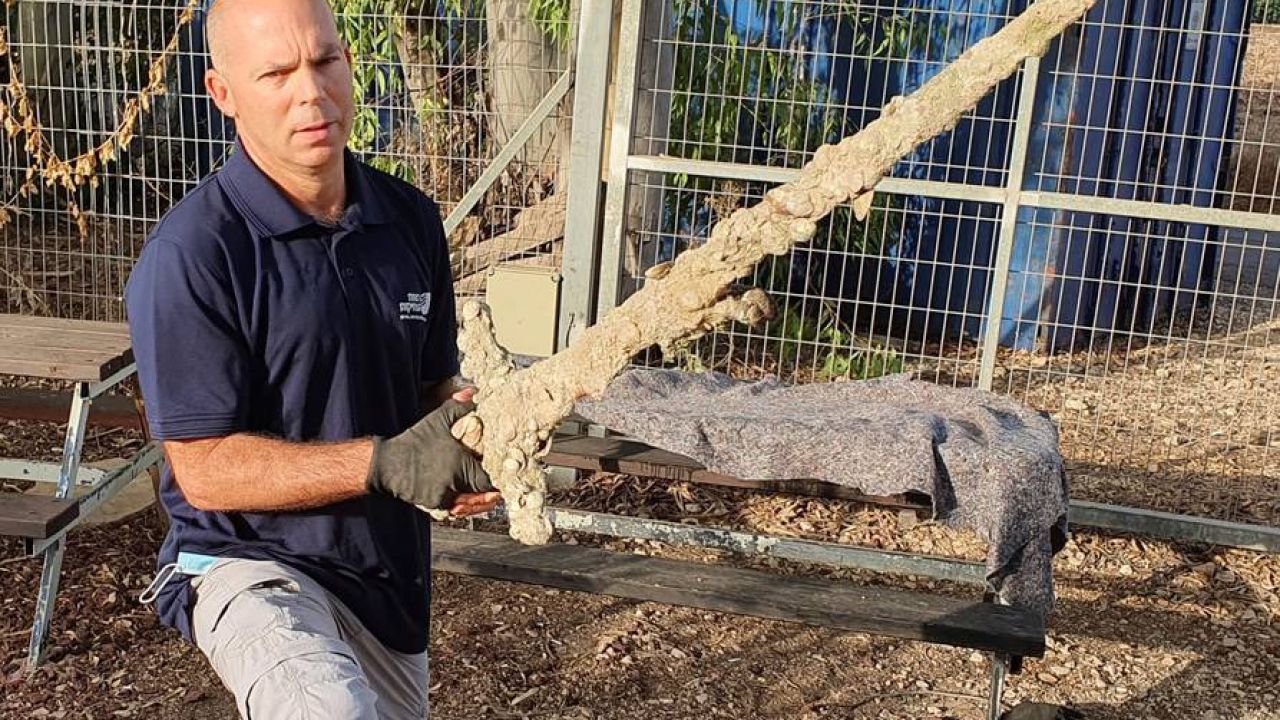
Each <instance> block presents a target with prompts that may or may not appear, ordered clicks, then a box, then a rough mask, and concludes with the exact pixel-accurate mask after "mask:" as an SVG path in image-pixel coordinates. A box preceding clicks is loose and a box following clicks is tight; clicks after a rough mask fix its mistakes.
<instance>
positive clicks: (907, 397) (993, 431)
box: [577, 369, 1069, 615]
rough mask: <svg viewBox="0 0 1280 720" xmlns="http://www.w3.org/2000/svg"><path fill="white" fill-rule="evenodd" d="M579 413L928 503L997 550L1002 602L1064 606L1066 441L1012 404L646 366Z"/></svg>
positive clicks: (980, 395) (666, 439)
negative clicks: (917, 495)
mask: <svg viewBox="0 0 1280 720" xmlns="http://www.w3.org/2000/svg"><path fill="white" fill-rule="evenodd" d="M577 412H578V413H579V414H581V415H582V416H584V417H586V418H588V419H590V420H591V421H592V422H595V423H598V424H600V425H604V426H605V427H608V428H610V429H612V430H614V431H616V432H620V433H622V434H624V435H628V436H631V437H634V438H636V439H637V440H640V441H642V442H645V443H647V444H649V445H652V446H654V447H658V448H662V449H664V450H668V451H670V452H675V453H679V454H681V455H686V456H688V457H691V458H693V459H695V460H697V461H699V462H700V463H702V464H703V465H705V466H706V467H707V469H709V470H712V471H714V472H717V473H722V474H725V475H731V476H734V477H739V478H744V479H753V480H778V479H789V478H811V479H817V480H824V481H826V482H830V483H836V484H839V485H844V486H848V487H852V488H857V489H859V490H860V491H862V492H864V493H867V494H871V495H891V494H895V493H901V492H906V491H918V492H923V493H926V494H928V495H929V497H931V498H932V501H933V511H934V516H935V517H936V518H937V519H939V520H941V521H943V522H945V523H947V524H949V525H952V526H957V527H966V528H971V529H972V530H974V531H975V532H977V534H978V535H979V536H980V537H981V538H982V539H983V540H985V541H987V542H988V543H989V552H988V555H987V571H988V572H987V580H988V583H989V585H990V589H991V590H992V591H993V592H995V593H996V594H997V595H998V596H999V597H1000V598H1001V600H1002V601H1004V602H1006V603H1009V604H1012V605H1017V606H1020V607H1026V608H1031V609H1036V610H1038V611H1040V612H1041V613H1042V614H1046V615H1047V613H1048V612H1049V611H1050V610H1052V608H1053V605H1054V594H1053V575H1052V559H1053V554H1054V553H1055V552H1057V551H1058V550H1059V549H1061V547H1062V546H1063V544H1064V543H1065V541H1066V537H1067V535H1066V527H1067V502H1068V490H1069V488H1068V481H1067V476H1066V472H1065V471H1064V468H1063V462H1062V456H1061V454H1060V452H1059V448H1058V431H1057V428H1056V427H1055V426H1054V424H1053V422H1052V421H1051V420H1050V419H1049V418H1048V417H1046V416H1045V415H1043V414H1041V413H1039V412H1036V411H1034V410H1032V409H1030V408H1028V407H1026V406H1024V405H1021V404H1019V403H1017V402H1015V401H1013V400H1011V399H1009V398H1006V397H1002V396H999V395H995V394H993V393H989V392H983V391H980V390H975V389H967V388H961V389H957V388H949V387H943V386H940V385H935V384H932V383H926V382H920V381H915V380H912V379H910V378H909V377H907V376H902V375H898V376H890V377H884V378H878V379H875V380H865V381H857V382H837V383H824V384H810V385H783V384H781V383H779V382H777V381H776V380H774V379H766V380H761V381H758V382H744V381H739V380H735V379H733V378H731V377H729V376H727V375H723V374H720V373H699V374H689V373H683V372H679V371H675V370H653V369H637V370H631V371H628V372H627V373H624V374H623V375H622V376H621V377H619V378H618V379H617V380H615V381H614V382H613V383H612V384H611V385H610V386H609V387H608V389H607V390H606V391H605V392H604V393H603V395H602V396H601V397H600V398H598V399H595V400H584V401H582V402H580V403H578V406H577Z"/></svg>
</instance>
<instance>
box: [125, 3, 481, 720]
mask: <svg viewBox="0 0 1280 720" xmlns="http://www.w3.org/2000/svg"><path fill="white" fill-rule="evenodd" d="M207 28H208V30H207V32H208V35H209V45H210V55H211V57H212V62H213V68H212V69H211V70H210V71H209V72H208V74H207V76H206V80H205V84H206V87H207V89H208V91H209V93H210V95H211V96H212V97H213V100H214V102H215V103H216V104H217V106H218V108H219V109H220V110H221V111H222V112H223V113H224V114H225V115H226V116H228V117H229V118H231V119H232V120H233V121H234V122H235V125H236V132H237V135H238V144H237V148H236V151H235V152H234V153H233V155H232V157H231V158H230V159H229V160H228V161H227V163H226V165H225V167H224V168H223V169H222V170H220V171H219V172H218V173H216V174H215V175H214V176H212V177H211V178H209V179H207V180H206V181H204V182H203V183H201V184H200V185H199V186H198V187H197V188H195V189H194V190H192V191H191V192H190V193H189V194H188V195H187V197H185V198H184V199H183V200H182V202H180V203H178V204H177V205H176V206H175V207H174V208H173V210H171V211H170V212H169V213H168V215H166V216H165V218H164V219H162V220H161V222H160V223H159V224H158V225H157V226H156V228H155V230H154V231H153V233H152V235H151V237H150V238H149V241H148V243H147V246H146V248H145V250H144V251H143V254H142V257H141V259H140V260H139V262H138V265H137V267H136V268H135V269H134V272H133V274H132V276H131V277H130V280H129V284H128V287H127V290H126V302H127V308H128V312H129V319H130V326H131V331H132V335H133V344H134V353H135V356H136V358H137V363H138V374H139V377H140V379H141V383H142V388H143V392H144V395H145V397H146V399H147V403H148V414H149V422H150V426H151V430H152V433H153V435H154V436H155V437H156V438H157V439H159V440H162V441H163V442H164V448H165V452H166V455H167V457H168V460H169V463H168V468H169V469H168V470H167V471H166V475H165V478H164V480H163V484H162V488H161V491H162V500H163V502H164V504H165V507H166V509H167V510H168V512H169V515H170V516H171V518H172V527H171V529H170V532H169V535H168V537H167V538H166V540H165V543H164V546H163V548H162V549H161V552H160V563H161V565H162V566H169V565H170V564H171V563H173V564H175V565H176V566H177V567H178V568H179V572H178V573H176V574H173V576H172V579H168V578H158V583H157V584H158V585H160V586H161V587H160V589H159V591H158V599H157V605H158V609H159V612H160V615H161V617H162V619H163V620H164V622H166V623H167V624H169V625H171V626H173V627H175V628H177V629H178V630H180V631H181V632H182V633H183V634H184V635H185V636H186V637H187V638H189V639H192V640H193V641H194V642H195V643H196V644H197V645H198V646H199V647H200V649H201V650H202V651H203V652H204V654H205V655H206V656H207V657H208V659H209V661H210V663H211V664H212V666H213V668H214V670H215V671H216V672H217V673H218V675H219V677H221V679H222V681H223V682H224V683H225V684H226V685H227V687H228V688H229V689H230V690H231V691H232V692H233V693H234V695H235V700H236V705H237V708H238V710H239V712H240V713H241V715H242V716H244V717H253V718H267V719H269V720H278V719H281V718H300V717H307V718H410V717H412V718H422V717H425V715H426V696H427V667H426V643H427V614H428V600H429V579H430V576H429V573H428V562H429V552H428V545H429V533H428V522H427V519H426V516H425V515H423V514H422V513H421V512H419V511H418V510H417V509H415V508H414V505H420V506H423V507H427V508H443V509H451V511H452V512H453V514H454V515H459V516H462V515H469V514H473V513H477V512H483V511H486V510H488V509H490V508H492V507H493V506H494V505H495V504H496V503H497V502H498V499H499V497H500V496H499V495H498V494H497V493H493V492H491V491H492V486H491V485H490V484H489V482H488V479H487V477H485V475H484V472H483V470H481V469H480V467H479V462H478V459H477V458H476V457H475V456H474V455H472V454H471V453H470V452H469V451H468V450H467V449H466V448H464V447H463V446H462V445H461V444H460V443H458V442H457V441H456V440H454V439H453V437H452V435H451V434H450V427H451V425H452V424H453V422H454V421H456V420H457V419H459V418H460V417H462V416H463V415H465V414H466V413H467V412H468V411H469V409H470V405H469V401H470V393H469V392H466V391H461V392H459V391H456V389H455V388H454V387H453V381H452V378H453V377H454V376H455V375H456V373H457V371H458V360H457V351H456V345H455V333H456V330H455V316H454V298H453V291H452V279H451V277H450V272H449V260H448V250H447V246H446V243H445V239H444V237H443V227H442V224H441V221H440V214H439V210H438V209H437V208H436V206H435V205H434V204H433V203H432V202H431V201H430V200H428V199H427V198H426V197H425V196H423V195H422V194H421V193H420V192H418V191H417V190H415V189H413V188H412V187H410V186H409V185H407V184H405V183H402V182H400V181H398V180H395V179H393V178H391V177H389V176H387V175H384V174H382V173H379V172H377V171H375V170H373V169H371V168H369V167H367V166H365V165H363V164H361V163H359V162H357V161H356V160H355V159H354V158H353V157H352V156H351V155H350V153H348V152H347V151H346V149H345V146H346V142H347V137H348V133H349V131H350V129H351V123H352V118H353V115H354V107H353V99H352V74H351V58H350V55H349V53H348V52H347V50H346V49H345V48H344V47H343V45H342V44H341V42H340V39H339V36H338V32H337V29H336V26H335V22H334V18H333V15H332V12H331V10H330V9H329V7H328V5H327V4H326V3H325V2H324V1H323V0H218V2H217V3H216V4H215V5H214V6H213V7H212V9H211V10H210V16H209V18H208V25H207ZM431 408H435V409H434V410H431ZM427 410H431V412H430V413H429V414H426V415H425V417H424V413H426V412H427ZM180 553H181V554H182V555H181V556H180V555H179V554H180ZM164 574H165V573H162V575H164Z"/></svg>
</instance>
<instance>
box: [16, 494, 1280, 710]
mask: <svg viewBox="0 0 1280 720" xmlns="http://www.w3.org/2000/svg"><path fill="white" fill-rule="evenodd" d="M555 501H556V502H557V503H560V504H565V505H571V506H575V507H581V508H588V509H595V510H612V511H617V512H625V513H628V514H633V515H649V516H653V517H658V518H664V519H679V520H681V521H683V522H690V523H708V524H716V525H720V526H727V527H738V528H751V529H754V530H757V531H762V532H772V533H777V534H781V535H790V536H798V537H806V538H815V539H825V540H839V541H842V542H851V543H857V544H860V545H867V546H874V547H883V548H893V549H904V550H913V551H916V552H930V553H935V554H942V555H950V556H955V557H963V558H970V559H977V558H980V557H981V556H982V547H981V543H979V542H978V541H977V539H976V538H974V537H972V536H969V535H966V534H963V533H957V532H953V531H950V530H947V529H945V528H942V527H940V526H937V525H935V524H933V523H930V522H913V521H905V520H904V519H902V518H900V517H899V515H898V514H897V513H895V512H891V511H888V510H884V509H876V508H869V507H866V506H858V505H853V504H849V503H842V502H837V501H825V500H813V499H807V498H796V497H787V496H779V495H772V496H761V495H753V494H749V493H743V492H739V491H731V490H725V489H720V488H705V487H698V486H690V485H687V484H683V483H675V484H671V483H667V482H657V481H648V480H642V479H636V478H629V477H624V476H615V475H603V474H602V475H597V476H594V477H592V478H590V479H587V480H585V481H584V482H582V483H580V484H579V485H578V486H577V487H576V488H575V489H574V490H572V491H569V492H567V493H562V494H561V495H560V496H558V497H556V498H555ZM160 539H161V531H160V528H159V524H158V521H157V520H156V518H155V516H154V515H153V514H152V513H149V512H143V513H139V514H138V515H135V516H133V517H132V518H129V519H126V520H123V521H121V522H118V523H115V524H112V525H105V526H99V527H93V528H86V529H84V530H78V531H76V532H75V533H74V534H73V536H72V539H71V541H70V544H69V548H68V552H67V555H66V561H65V564H64V575H63V592H62V593H61V595H60V597H59V601H58V608H57V615H56V617H55V622H54V627H53V633H52V640H51V651H50V662H49V663H48V664H47V665H45V666H44V667H42V668H41V669H40V670H39V671H37V672H36V673H34V674H31V675H26V676H24V675H22V674H21V673H20V672H19V669H20V662H21V661H20V658H21V657H22V656H23V655H24V653H25V646H26V633H27V630H28V626H29V622H30V617H31V612H32V608H33V598H34V596H35V590H36V586H37V583H38V579H39V564H38V563H37V562H36V561H34V560H31V559H25V558H23V557H22V556H21V555H20V548H19V547H18V545H17V544H16V543H15V542H13V541H9V540H6V541H3V542H0V610H2V612H0V673H3V674H2V675H0V682H2V683H3V686H4V690H3V693H0V718H6V719H8V718H13V719H14V720H17V719H19V718H22V719H24V720H25V719H26V718H90V717H92V718H113V717H124V718H128V717H134V718H138V717H145V718H154V719H156V720H163V719H167V718H174V719H177V718H183V719H191V720H210V719H212V718H231V717H234V716H235V714H234V707H233V704H232V701H231V698H230V696H229V694H228V693H227V692H226V691H225V690H223V689H222V688H221V686H220V684H219V683H218V680H217V678H216V677H215V676H214V675H213V674H212V672H211V671H210V670H209V668H208V665H207V664H206V663H205V661H204V659H203V657H202V656H201V655H200V654H199V652H198V651H197V650H195V649H194V648H192V647H190V646H189V645H187V644H185V643H184V642H182V641H181V640H180V639H178V637H177V636H176V634H175V633H173V632H171V631H169V630H167V629H165V628H163V627H161V626H160V625H159V624H158V623H157V621H156V619H155V617H154V615H153V614H152V613H151V612H150V611H149V610H147V609H146V608H144V607H141V606H140V605H139V604H138V602H137V599H136V598H137V595H138V593H139V592H140V591H141V590H142V588H143V587H144V586H145V585H146V583H147V582H148V581H149V580H150V577H151V573H152V568H153V563H154V558H155V552H156V549H157V547H158V543H159V542H160ZM560 540H562V541H567V542H582V543H588V542H591V543H597V544H598V543H599V541H598V540H594V539H591V538H586V537H581V536H579V537H571V538H560ZM603 544H604V545H606V546H608V547H609V548H611V549H616V550H619V551H624V552H640V553H649V554H660V555H665V556H671V557H678V558H681V559H685V560H691V561H695V562H726V563H735V564H742V565H748V566H752V567H757V568H760V569H767V570H771V571H773V572H777V573H779V574H780V575H788V574H797V573H800V574H810V573H812V574H820V575H822V576H825V577H831V578H838V579H847V580H848V581H849V582H860V583H876V584H893V585H896V586H900V587H904V588H907V589H914V590H917V591H926V592H938V593H951V594H962V595H968V596H972V595H973V593H974V591H973V590H972V589H968V588H960V587H956V586H952V585H949V584H946V583H938V582H932V581H925V580H913V579H909V578H907V579H891V578H890V577H889V576H885V575H868V574H865V573H860V572H854V571H839V570H832V569H829V568H827V569H824V568H818V567H811V566H800V565H795V564H789V563H783V562H777V561H770V560H763V559H754V560H751V559H742V558H733V557H727V556H725V555H722V554H719V553H713V552H709V551H702V550H694V549H688V548H670V547H665V546H661V545H658V544H655V543H651V542H642V541H608V542H605V543H603ZM1055 572H1056V575H1057V578H1058V584H1059V585H1058V589H1059V597H1060V604H1059V609H1058V611H1057V612H1056V613H1055V615H1054V616H1053V617H1052V619H1051V623H1050V624H1051V633H1050V636H1049V647H1050V650H1049V652H1048V654H1047V656H1046V657H1045V658H1044V659H1043V660H1031V661H1028V663H1027V665H1026V668H1025V671H1024V672H1023V673H1022V674H1021V675H1018V676H1016V677H1013V678H1012V679H1011V680H1010V684H1009V689H1008V694H1007V700H1008V701H1009V703H1011V704H1016V703H1017V702H1021V701H1025V700H1035V701H1040V702H1052V703H1058V704H1064V705H1070V706H1072V707H1075V708H1077V709H1079V710H1081V711H1083V712H1084V715H1085V717H1086V718H1090V719H1095V718H1097V719H1104V718H1105V719H1113V720H1134V719H1137V718H1151V719H1157V718H1158V719H1161V720H1163V719H1166V718H1170V719H1172V718H1179V719H1180V718H1219V719H1224V720H1225V719H1227V718H1233V719H1239V720H1263V719H1271V718H1280V699H1278V698H1277V694H1280V691H1278V690H1277V689H1276V688H1277V687H1280V626H1277V623H1276V620H1277V617H1278V616H1280V594H1278V593H1280V558H1277V557H1274V556H1268V555H1263V554H1258V553H1252V552H1246V551H1237V550H1215V549H1211V548H1207V547H1203V546H1193V545H1179V544H1171V543H1164V542H1155V541H1151V540H1146V539H1141V538H1129V537H1120V536H1112V535H1104V534H1098V533H1077V534H1075V536H1074V537H1073V539H1072V540H1071V542H1070V543H1069V545H1068V546H1067V548H1066V549H1065V550H1064V551H1063V552H1062V553H1061V554H1060V555H1059V556H1058V559H1057V563H1056V567H1055ZM431 628H432V640H431V646H430V653H431V657H432V690H431V698H432V708H433V710H432V712H433V717H437V718H446V719H451V718H459V719H461V718H531V719H532V718H539V719H541V718H557V719H558V718H563V719H565V720H569V719H578V718H582V719H584V720H585V719H588V718H591V719H595V718H599V719H601V720H603V719H606V718H617V719H619V720H623V719H627V720H630V719H633V718H646V719H648V718H694V717H699V718H701V717H723V718H741V717H765V718H804V719H809V718H813V719H817V718H850V719H852V718H935V719H943V718H949V719H959V720H971V719H973V720H977V719H979V718H983V717H985V715H984V714H983V709H982V708H983V705H982V703H983V700H982V698H983V697H984V696H985V687H986V686H985V682H986V674H987V672H988V665H987V662H986V660H985V659H984V658H983V657H982V656H981V655H980V654H976V653H973V652H970V651H965V650H959V649H952V648H945V647H940V646H933V645H927V644H924V643H917V642H903V641H896V640H888V639H884V638H876V637H870V636H866V635H860V634H853V633H842V632H835V631H831V630H826V629H821V628H810V627H805V626H799V625H791V624H786V623H781V622H774V621H764V620H755V619H750V618H742V617H736V616H730V615H724V614H719V613H709V612H704V611H700V610H693V609H688V608H679V607H671V606H666V605H660V604H655V603H637V602H632V601H626V600H619V599H613V598H607V597H602V596H597V595H586V594H579V593H570V592H562V591H555V590H550V589H545V588H539V587H534V586H523V585H516V584H511V583H502V582H494V581H486V580H479V579H474V578H467V577H460V576H453V575H448V574H441V573H436V574H435V575H434V597H433V610H432V623H431Z"/></svg>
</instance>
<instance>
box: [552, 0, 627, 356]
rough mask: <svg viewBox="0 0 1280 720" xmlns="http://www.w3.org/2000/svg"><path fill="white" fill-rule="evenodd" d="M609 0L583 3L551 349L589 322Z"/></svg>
mask: <svg viewBox="0 0 1280 720" xmlns="http://www.w3.org/2000/svg"><path fill="white" fill-rule="evenodd" d="M612 6H613V0H582V7H581V11H580V13H579V17H578V52H577V57H576V59H575V70H574V77H575V83H574V92H573V136H572V138H571V142H570V146H569V182H568V190H567V192H568V196H567V202H566V208H567V209H566V212H565V221H564V258H563V261H562V263H561V269H560V272H561V278H562V282H561V284H560V313H559V315H560V321H559V324H558V326H557V327H558V329H557V331H556V349H557V350H561V349H564V348H565V347H567V346H568V345H569V344H570V343H571V342H573V340H574V338H575V337H576V336H577V334H578V333H579V332H581V331H582V330H583V329H584V328H586V327H587V326H589V325H591V323H592V322H594V318H593V317H592V315H591V311H592V309H593V307H594V305H595V289H596V288H595V285H596V266H597V264H598V259H599V254H598V250H599V237H600V236H599V228H600V200H601V197H600V196H601V192H600V189H601V188H600V169H601V164H600V161H601V158H602V157H603V156H604V121H605V106H606V104H607V103H606V101H607V97H608V88H609V43H608V42H607V40H605V41H602V38H608V37H609V31H610V25H611V24H612V22H613V13H612V11H611V10H612Z"/></svg>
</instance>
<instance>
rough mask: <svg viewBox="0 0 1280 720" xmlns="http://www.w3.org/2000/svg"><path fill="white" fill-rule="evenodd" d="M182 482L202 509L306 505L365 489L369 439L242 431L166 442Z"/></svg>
mask: <svg viewBox="0 0 1280 720" xmlns="http://www.w3.org/2000/svg"><path fill="white" fill-rule="evenodd" d="M165 451H166V453H167V454H168V456H169V461H170V463H171V464H172V466H173V471H174V476H175V478H176V480H177V482H178V487H180V488H181V489H182V492H183V494H184V495H185V496H186V498H187V502H189V503H191V505H192V507H195V508H197V509H199V510H212V511H223V512H229V511H261V512H270V511H279V510H302V509H305V508H312V507H319V506H322V505H329V504H331V503H335V502H340V501H342V500H349V499H351V498H354V497H358V496H360V495H363V494H365V492H366V487H365V479H366V477H367V476H368V473H369V464H370V462H371V460H372V457H373V442H372V441H371V440H369V439H359V440H352V441H349V442H339V443H299V442H288V441H284V440H277V439H274V438H267V437H261V436H258V435H250V434H247V433H241V434H236V435H228V436H226V437H221V438H206V439H201V440H186V441H178V442H166V443H165Z"/></svg>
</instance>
